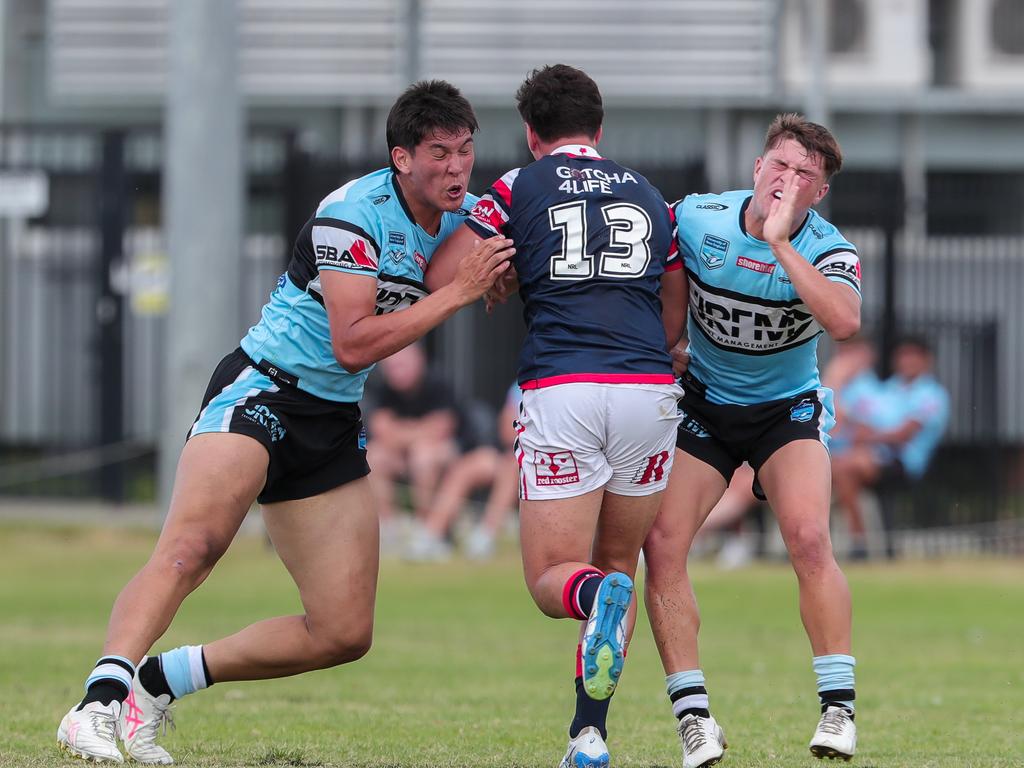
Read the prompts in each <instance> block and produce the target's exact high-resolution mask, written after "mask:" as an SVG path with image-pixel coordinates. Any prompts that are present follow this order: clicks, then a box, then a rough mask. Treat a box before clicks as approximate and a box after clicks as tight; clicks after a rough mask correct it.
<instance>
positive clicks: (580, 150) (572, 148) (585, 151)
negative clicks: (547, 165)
mask: <svg viewBox="0 0 1024 768" xmlns="http://www.w3.org/2000/svg"><path fill="white" fill-rule="evenodd" d="M551 154H552V155H573V156H577V157H588V158H591V159H593V160H601V159H602V158H601V155H599V154H598V153H597V150H596V149H594V148H593V147H588V146H587V145H586V144H563V145H562V146H560V147H558V148H557V149H553V150H551Z"/></svg>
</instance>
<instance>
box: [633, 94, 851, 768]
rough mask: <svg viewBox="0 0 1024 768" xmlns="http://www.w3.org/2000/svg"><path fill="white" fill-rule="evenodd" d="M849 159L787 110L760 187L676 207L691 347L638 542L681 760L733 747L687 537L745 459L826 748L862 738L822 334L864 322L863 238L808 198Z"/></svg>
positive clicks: (839, 333) (698, 765)
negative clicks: (806, 652)
mask: <svg viewBox="0 0 1024 768" xmlns="http://www.w3.org/2000/svg"><path fill="white" fill-rule="evenodd" d="M841 165H842V154H841V151H840V148H839V145H838V143H837V142H836V140H835V138H834V137H833V136H832V134H831V133H829V131H828V130H827V129H826V128H824V127H823V126H820V125H817V124H815V123H811V122H809V121H807V120H805V119H804V118H803V117H801V116H799V115H792V114H789V115H780V116H779V117H777V118H776V119H775V121H774V122H773V123H772V124H771V126H770V128H769V129H768V133H767V136H766V140H765V144H764V151H763V153H762V154H761V156H760V157H758V158H757V159H756V160H755V162H754V188H753V190H739V191H734V192H726V193H723V194H720V195H690V196H689V197H687V198H686V199H684V200H683V201H682V202H680V203H679V204H678V205H677V206H676V209H675V210H676V218H677V222H678V238H677V240H678V245H679V250H680V255H681V256H682V258H683V261H684V264H685V267H686V272H687V276H688V278H689V289H690V290H689V322H688V338H689V346H688V348H686V349H684V347H685V342H684V344H683V346H682V347H677V348H676V350H674V354H678V355H679V357H680V359H681V360H680V361H681V362H685V358H686V355H687V354H688V366H687V369H686V371H685V373H684V374H683V388H684V390H685V395H684V397H683V399H682V400H681V401H680V404H679V405H680V410H681V412H682V414H683V420H682V423H681V424H680V426H679V439H678V442H677V450H676V461H675V468H674V470H673V472H672V478H671V480H670V482H669V487H668V491H667V492H666V493H665V497H664V500H663V503H662V509H661V512H660V513H659V515H658V519H657V521H656V522H655V524H654V527H653V529H652V530H651V533H650V535H649V537H648V539H647V541H646V543H645V545H644V555H645V562H646V565H647V579H646V588H645V592H646V596H647V599H646V601H645V602H646V605H647V612H648V615H649V617H650V620H651V626H652V628H653V630H654V635H655V639H656V641H657V644H658V650H659V652H660V654H661V658H662V663H663V665H664V668H665V672H666V675H667V686H668V693H669V697H670V699H671V701H672V706H673V712H674V713H675V715H676V717H677V718H678V719H679V728H678V730H679V736H680V739H681V743H682V750H683V766H684V768H703V767H704V766H708V765H712V764H714V763H716V762H718V761H719V760H720V759H721V757H722V752H723V749H724V748H725V737H724V735H723V733H722V729H721V728H720V727H719V726H718V724H717V723H716V722H715V719H714V718H713V717H712V716H711V714H710V710H709V707H708V695H707V688H706V686H705V680H704V675H703V672H702V671H701V668H700V663H699V659H698V648H697V631H698V628H699V624H700V618H699V615H698V611H697V603H696V600H695V598H694V595H693V589H692V587H691V585H690V581H689V577H688V576H687V572H686V553H687V552H688V551H689V548H690V545H691V543H692V541H693V537H694V535H695V534H696V532H697V529H698V528H699V527H700V525H701V523H703V521H704V520H705V518H706V517H707V515H708V513H709V512H710V511H711V509H712V507H714V506H715V503H716V502H717V501H718V500H719V499H720V498H721V497H722V494H723V493H724V492H725V489H726V486H727V484H728V482H729V479H730V478H731V477H732V474H733V471H734V470H735V469H736V467H737V466H739V465H740V463H742V462H743V461H747V462H749V463H750V466H751V467H753V469H754V470H755V471H756V473H757V474H756V478H757V481H758V482H757V483H756V484H755V490H758V491H760V490H761V489H763V494H765V495H766V496H767V500H768V502H769V503H770V504H771V507H772V510H773V511H774V513H775V516H776V518H777V519H778V522H779V528H780V530H781V531H782V536H783V539H784V540H785V543H786V547H787V549H788V550H789V556H790V561H791V563H792V565H793V570H794V571H795V572H796V576H797V580H798V582H799V588H800V615H801V618H802V619H803V624H804V628H805V629H806V631H807V635H808V637H809V639H810V645H811V650H812V653H813V657H814V658H813V668H814V671H815V673H816V674H817V690H818V695H819V697H820V705H821V716H820V720H819V723H818V727H817V729H816V731H815V733H814V736H813V738H812V739H811V742H810V748H811V751H812V752H813V753H814V754H815V755H816V756H817V757H840V758H846V759H849V758H850V757H851V756H852V755H853V753H854V750H855V746H856V729H855V726H854V722H853V712H854V673H853V668H854V663H855V661H854V658H853V656H852V655H851V647H850V628H851V609H850V593H849V589H848V588H847V585H846V579H845V577H844V576H843V574H842V572H841V571H840V570H839V566H838V565H837V564H836V561H835V558H834V557H833V554H832V545H831V541H830V539H829V524H828V519H829V495H830V464H829V454H828V430H829V428H830V427H831V425H832V424H833V423H834V418H833V410H832V393H831V391H829V390H828V389H826V388H824V387H822V386H821V381H820V379H819V376H818V367H817V353H816V348H817V341H818V338H819V336H820V335H821V333H822V332H825V333H828V334H829V335H830V336H831V337H832V338H834V339H837V340H842V339H846V338H849V337H850V336H852V335H853V334H854V333H856V332H857V330H858V328H859V326H860V304H861V298H860V264H859V261H858V257H857V251H856V248H854V246H853V245H852V244H851V243H850V242H849V241H847V240H846V239H845V238H844V237H843V236H842V234H841V233H840V232H839V231H838V230H837V229H836V228H835V227H834V226H832V225H831V224H829V223H828V222H827V221H825V220H824V219H823V218H822V217H821V216H819V215H818V214H817V213H816V212H815V211H814V210H812V206H814V205H816V204H817V203H819V202H820V201H821V199H822V198H823V197H824V196H825V195H826V193H827V192H828V189H829V179H830V178H831V177H832V176H833V174H835V173H836V172H837V171H838V170H839V169H840V166H841Z"/></svg>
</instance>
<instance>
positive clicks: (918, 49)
mask: <svg viewBox="0 0 1024 768" xmlns="http://www.w3.org/2000/svg"><path fill="white" fill-rule="evenodd" d="M806 3H822V4H823V5H825V7H826V10H825V13H826V16H827V24H826V26H827V29H828V42H827V44H826V57H827V62H828V63H827V67H828V72H827V76H826V77H827V79H826V82H827V84H828V86H829V87H830V89H832V90H835V89H840V88H841V89H843V90H845V91H854V92H856V91H862V92H864V91H874V92H877V91H880V90H884V91H910V90H914V89H918V88H925V87H927V86H928V85H929V83H930V82H931V76H932V58H931V49H930V47H929V45H928V0H791V1H790V2H788V3H786V6H785V7H786V13H785V15H784V17H783V34H784V43H783V45H782V50H781V54H782V59H783V77H784V78H785V81H786V87H787V90H789V91H794V90H795V91H800V90H802V89H803V88H804V87H805V86H806V84H807V82H808V78H809V67H810V66H811V63H810V56H809V48H808V45H807V40H808V35H809V30H808V29H807V25H808V14H807V5H806Z"/></svg>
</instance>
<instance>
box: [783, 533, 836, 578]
mask: <svg viewBox="0 0 1024 768" xmlns="http://www.w3.org/2000/svg"><path fill="white" fill-rule="evenodd" d="M787 544H788V549H789V558H790V560H791V561H792V562H793V567H794V568H796V569H797V570H799V571H817V570H820V569H821V568H823V567H824V566H825V565H827V564H828V563H829V561H831V560H832V545H831V542H830V540H829V535H828V528H826V527H825V526H823V525H818V524H816V523H815V524H807V525H801V526H798V527H797V528H796V529H794V530H793V531H792V532H791V533H790V535H789V540H788V542H787Z"/></svg>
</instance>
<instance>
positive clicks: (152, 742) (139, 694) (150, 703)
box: [120, 659, 174, 765]
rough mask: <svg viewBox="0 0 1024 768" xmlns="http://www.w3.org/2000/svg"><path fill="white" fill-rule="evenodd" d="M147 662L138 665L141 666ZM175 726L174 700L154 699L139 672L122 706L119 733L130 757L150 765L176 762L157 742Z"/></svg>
mask: <svg viewBox="0 0 1024 768" xmlns="http://www.w3.org/2000/svg"><path fill="white" fill-rule="evenodd" d="M145 661H146V660H145V659H143V660H142V662H141V663H140V664H139V666H140V667H141V666H142V664H144V663H145ZM168 725H169V726H171V727H172V728H173V727H174V718H172V717H171V697H170V696H168V695H167V694H164V695H162V696H151V695H150V693H149V691H147V690H146V689H145V688H143V687H142V684H141V683H140V682H139V676H138V673H136V675H135V680H134V681H133V682H132V690H131V693H129V694H128V698H127V699H126V700H125V702H124V706H123V707H121V721H120V732H121V741H123V742H124V750H125V752H127V753H128V757H130V758H131V759H132V760H134V761H136V762H138V763H147V764H149V765H171V764H172V763H173V762H174V759H173V758H172V757H171V756H170V754H169V753H168V752H167V750H166V749H164V748H163V747H161V746H160V745H159V744H157V743H156V736H157V732H158V731H159V730H160V727H161V726H163V731H164V733H167V726H168Z"/></svg>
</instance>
